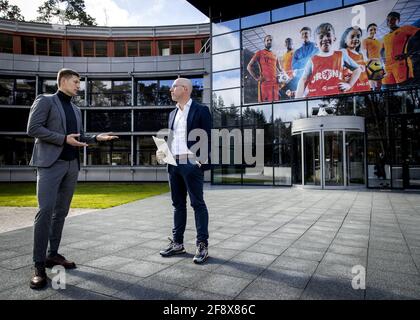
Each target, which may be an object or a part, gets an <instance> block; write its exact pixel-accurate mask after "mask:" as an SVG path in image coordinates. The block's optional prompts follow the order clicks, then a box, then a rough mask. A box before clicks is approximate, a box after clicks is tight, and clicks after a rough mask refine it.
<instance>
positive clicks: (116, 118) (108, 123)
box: [86, 110, 131, 132]
mask: <svg viewBox="0 0 420 320" xmlns="http://www.w3.org/2000/svg"><path fill="white" fill-rule="evenodd" d="M86 112H87V127H86V129H87V131H90V132H109V131H112V132H129V131H131V110H112V111H103V110H88V111H86Z"/></svg>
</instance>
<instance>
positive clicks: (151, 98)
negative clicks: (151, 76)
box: [137, 80, 158, 106]
mask: <svg viewBox="0 0 420 320" xmlns="http://www.w3.org/2000/svg"><path fill="white" fill-rule="evenodd" d="M137 84H138V89H137V105H138V106H148V105H151V106H154V105H156V104H157V103H156V102H157V101H156V97H157V87H158V82H157V80H139V81H138V82H137Z"/></svg>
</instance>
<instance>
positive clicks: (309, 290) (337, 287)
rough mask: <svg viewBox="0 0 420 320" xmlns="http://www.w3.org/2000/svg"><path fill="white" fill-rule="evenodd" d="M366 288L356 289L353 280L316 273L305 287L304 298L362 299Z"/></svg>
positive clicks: (302, 297)
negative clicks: (352, 283)
mask: <svg viewBox="0 0 420 320" xmlns="http://www.w3.org/2000/svg"><path fill="white" fill-rule="evenodd" d="M364 294H365V292H364V290H355V289H353V287H352V285H351V281H345V280H342V279H338V278H334V277H326V276H321V275H315V276H314V277H312V279H311V280H310V282H309V284H308V286H307V287H306V288H305V291H304V292H303V294H302V296H301V299H303V300H361V299H364Z"/></svg>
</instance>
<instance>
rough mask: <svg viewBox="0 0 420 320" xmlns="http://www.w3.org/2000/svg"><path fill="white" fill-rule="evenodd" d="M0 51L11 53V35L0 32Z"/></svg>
mask: <svg viewBox="0 0 420 320" xmlns="http://www.w3.org/2000/svg"><path fill="white" fill-rule="evenodd" d="M0 52H3V53H13V36H12V35H10V34H5V33H0Z"/></svg>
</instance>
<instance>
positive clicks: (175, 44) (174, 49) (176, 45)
mask: <svg viewBox="0 0 420 320" xmlns="http://www.w3.org/2000/svg"><path fill="white" fill-rule="evenodd" d="M171 54H182V41H181V40H171Z"/></svg>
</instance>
